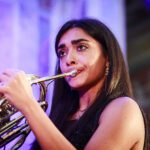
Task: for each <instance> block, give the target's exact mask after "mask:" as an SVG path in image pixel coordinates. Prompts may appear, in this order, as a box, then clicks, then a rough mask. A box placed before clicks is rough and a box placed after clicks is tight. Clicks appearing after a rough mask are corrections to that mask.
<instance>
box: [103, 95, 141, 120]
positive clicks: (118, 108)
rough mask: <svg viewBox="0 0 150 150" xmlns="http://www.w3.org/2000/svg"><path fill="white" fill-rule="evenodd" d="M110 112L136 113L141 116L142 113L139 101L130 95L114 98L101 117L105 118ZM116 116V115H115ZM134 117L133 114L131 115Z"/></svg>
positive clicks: (120, 113)
mask: <svg viewBox="0 0 150 150" xmlns="http://www.w3.org/2000/svg"><path fill="white" fill-rule="evenodd" d="M109 114H114V115H115V114H116V115H117V114H118V115H117V116H120V115H126V116H128V115H132V114H133V115H134V116H135V115H136V116H139V117H141V115H142V113H141V110H140V107H139V105H138V104H137V102H136V101H135V100H133V99H131V98H129V97H119V98H116V99H114V100H113V101H112V102H110V103H109V104H108V106H107V107H106V108H105V109H104V111H103V113H102V115H101V117H100V119H103V117H104V116H105V115H109ZM114 117H115V116H114ZM129 117H132V116H129Z"/></svg>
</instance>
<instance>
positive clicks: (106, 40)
mask: <svg viewBox="0 0 150 150" xmlns="http://www.w3.org/2000/svg"><path fill="white" fill-rule="evenodd" d="M72 28H80V29H82V30H83V31H84V32H85V33H87V34H88V35H89V36H91V37H92V38H94V39H95V40H96V41H97V42H99V43H100V44H101V45H102V47H103V52H104V54H106V55H107V56H108V59H109V73H108V76H107V79H106V82H105V84H104V86H103V89H102V91H99V93H98V94H97V97H96V100H95V101H94V103H93V104H92V105H91V106H90V107H89V108H88V110H87V111H86V112H85V113H84V115H83V116H82V117H81V118H80V119H79V121H78V128H83V127H84V126H85V125H86V124H87V123H88V120H89V118H90V117H92V116H93V115H94V114H95V112H96V111H97V110H99V109H101V112H102V111H103V109H104V107H102V106H105V105H106V102H110V101H112V100H114V99H115V98H117V97H122V96H128V97H133V94H132V88H131V82H130V78H129V73H128V68H127V66H126V63H125V61H124V58H123V55H122V52H121V49H120V46H119V44H118V42H117V40H116V38H115V36H114V35H113V33H112V32H111V31H110V30H109V28H108V27H107V26H106V25H104V24H103V23H102V22H100V21H98V20H96V19H91V18H84V19H79V20H71V21H68V22H66V23H65V24H64V25H63V26H62V28H61V29H60V30H59V32H58V34H57V36H56V41H55V50H56V54H57V48H58V44H59V41H60V39H61V37H62V36H63V35H64V33H66V32H67V31H68V30H69V29H72ZM60 73H61V70H60V66H59V59H58V62H57V66H56V74H60ZM78 108H79V95H78V92H77V91H75V90H72V89H71V88H70V87H69V85H68V84H67V82H66V81H65V79H58V80H56V81H55V83H54V92H53V99H52V107H51V113H50V116H49V117H50V118H51V119H52V121H53V122H54V124H55V125H56V126H57V128H58V129H59V130H60V131H63V125H64V122H65V121H66V120H68V118H69V117H70V116H71V115H73V114H74V113H75V112H76V111H77V110H78Z"/></svg>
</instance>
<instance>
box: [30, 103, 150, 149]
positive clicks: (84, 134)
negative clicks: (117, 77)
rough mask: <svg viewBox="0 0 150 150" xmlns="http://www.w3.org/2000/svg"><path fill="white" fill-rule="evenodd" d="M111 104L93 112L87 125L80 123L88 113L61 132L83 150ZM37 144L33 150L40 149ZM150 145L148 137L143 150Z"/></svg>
mask: <svg viewBox="0 0 150 150" xmlns="http://www.w3.org/2000/svg"><path fill="white" fill-rule="evenodd" d="M109 102H110V101H105V103H104V104H103V105H101V108H100V107H98V109H96V111H94V112H92V115H90V117H89V116H88V115H87V116H88V117H87V119H86V124H82V123H80V121H82V117H84V118H85V116H84V115H85V114H86V113H85V114H83V116H81V118H80V119H79V120H68V121H65V122H64V124H63V128H62V129H61V132H62V134H63V135H64V136H65V137H66V138H67V139H68V140H69V141H70V142H71V143H72V145H74V146H75V147H76V149H77V150H83V149H84V147H85V146H86V144H87V143H88V142H89V140H90V139H91V137H92V135H93V134H94V132H95V131H96V129H97V128H98V126H99V117H100V115H101V113H102V112H103V110H104V109H105V107H106V106H107V105H108V103H109ZM145 125H146V124H145ZM35 143H36V144H35ZM35 143H34V145H33V146H32V150H39V149H40V147H39V145H38V143H37V141H36V142H35ZM148 145H149V144H148V141H147V137H145V144H144V148H143V150H149V148H148V147H149V146H148Z"/></svg>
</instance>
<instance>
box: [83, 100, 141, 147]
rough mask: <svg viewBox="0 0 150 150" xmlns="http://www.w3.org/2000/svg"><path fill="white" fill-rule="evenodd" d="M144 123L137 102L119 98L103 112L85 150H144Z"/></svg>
mask: <svg viewBox="0 0 150 150" xmlns="http://www.w3.org/2000/svg"><path fill="white" fill-rule="evenodd" d="M143 144H144V122H143V117H142V114H141V111H140V109H139V107H138V105H137V104H136V102H135V101H133V100H132V99H130V98H128V97H121V98H117V99H115V100H114V101H112V102H111V103H110V104H109V105H108V106H107V107H106V108H105V110H104V111H103V113H102V115H101V117H100V120H99V127H98V129H97V130H96V132H95V133H94V135H93V136H92V138H91V139H90V141H89V143H88V144H87V145H86V148H85V150H91V149H94V150H130V149H135V147H136V150H143Z"/></svg>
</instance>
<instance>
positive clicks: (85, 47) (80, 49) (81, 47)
mask: <svg viewBox="0 0 150 150" xmlns="http://www.w3.org/2000/svg"><path fill="white" fill-rule="evenodd" d="M87 48H88V47H87V46H85V45H79V46H77V50H78V51H84V50H86V49H87Z"/></svg>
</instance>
